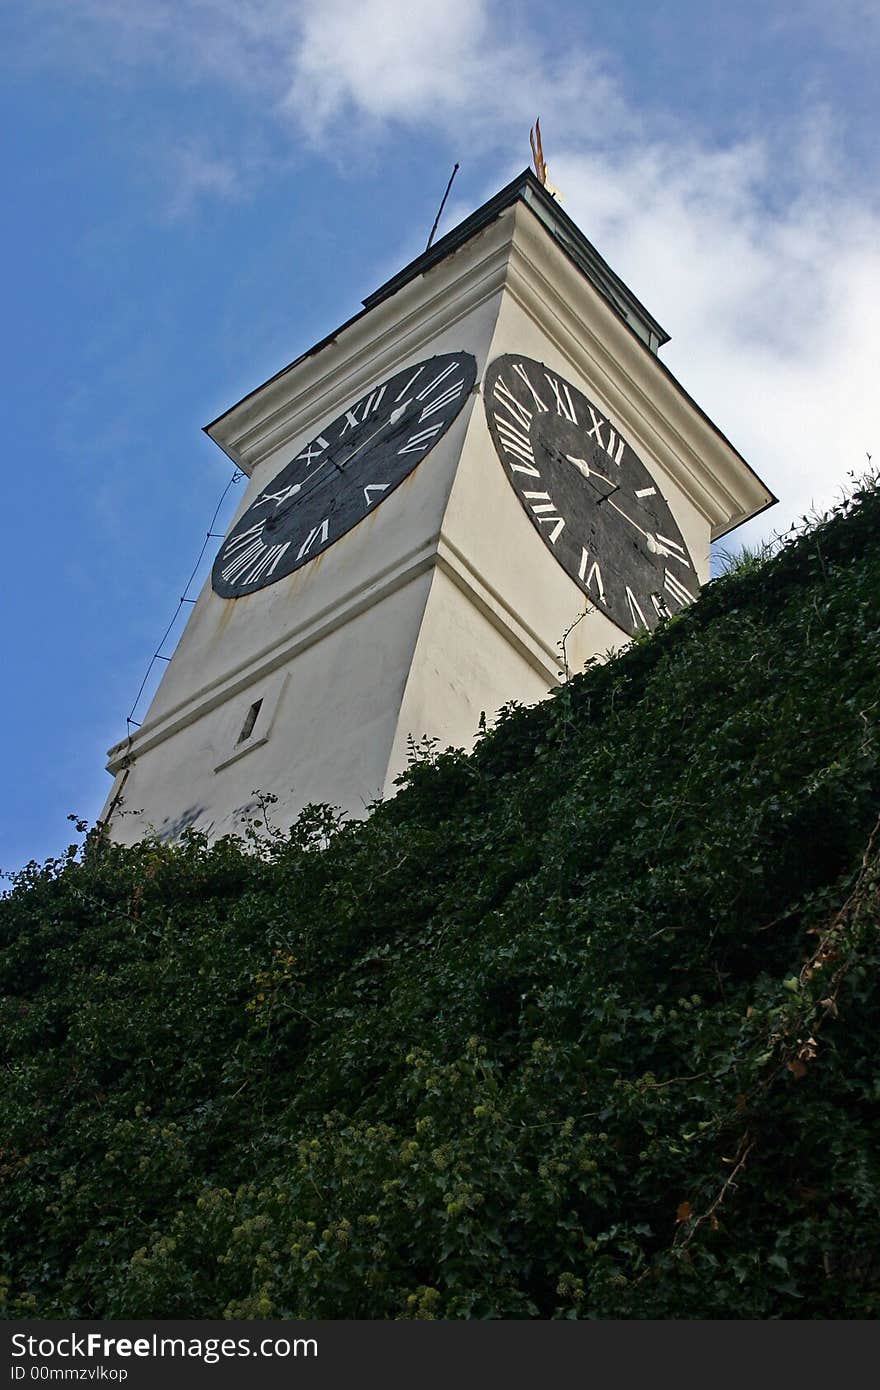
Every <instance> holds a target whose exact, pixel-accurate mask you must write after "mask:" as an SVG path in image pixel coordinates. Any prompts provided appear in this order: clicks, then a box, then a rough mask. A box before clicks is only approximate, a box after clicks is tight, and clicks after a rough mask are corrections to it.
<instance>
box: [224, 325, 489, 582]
mask: <svg viewBox="0 0 880 1390" xmlns="http://www.w3.org/2000/svg"><path fill="white" fill-rule="evenodd" d="M476 370H477V369H476V363H475V361H474V359H473V357H472V356H471V354H470V353H468V352H449V353H443V354H441V355H440V356H438V357H431V358H428V359H427V360H426V361H424V362H416V363H413V364H412V365H410V366H409V367H406V368H405V369H404V370H403V371H401V372H398V373H397V374H396V375H395V376H392V377H389V378H388V380H387V381H383V382H380V383H379V384H377V385H376V386H374V387H373V388H372V389H371V390H369V391H367V392H365V394H364V395H363V396H361V397H360V399H359V400H357V401H355V403H354V404H353V405H352V406H351V407H350V408H349V409H348V410H344V411H343V412H342V414H341V415H339V416H337V418H336V419H335V420H331V421H330V422H329V424H326V425H322V426H321V429H320V431H319V432H318V433H317V434H316V435H315V437H314V439H312V440H311V441H310V442H309V443H308V444H306V445H305V446H304V448H302V449H300V450H299V451H298V453H297V454H296V456H295V457H294V458H292V459H291V460H290V462H289V463H287V464H286V465H285V466H284V468H282V469H281V472H280V473H278V474H277V475H276V476H275V477H274V478H273V479H272V481H271V483H269V485H268V487H265V488H264V489H263V491H262V492H261V493H260V495H259V497H257V498H256V499H255V500H254V501H253V502H252V503H251V505H250V506H249V507H248V509H247V511H246V512H245V513H244V515H243V516H242V517H241V519H240V520H239V521H238V522H237V524H236V526H235V527H234V528H233V530H232V531H230V533H229V535H228V536H227V537H226V539H225V541H224V542H223V544H222V546H221V547H220V552H219V554H218V556H217V559H216V560H215V561H214V568H213V571H212V574H211V582H212V584H213V587H214V591H215V593H218V594H219V595H220V596H221V598H240V597H242V596H243V595H246V594H252V593H255V592H256V591H257V590H258V589H263V588H265V587H266V585H267V584H274V583H275V582H276V581H277V580H279V579H283V578H284V576H285V575H288V574H291V573H292V572H293V571H294V570H297V569H299V568H300V566H302V565H306V564H308V563H309V561H310V560H314V559H315V557H316V556H317V555H320V554H322V552H323V551H325V550H326V549H327V548H328V547H329V546H331V545H332V544H333V542H334V541H337V540H339V538H340V536H344V535H345V533H346V531H350V530H351V528H352V527H353V526H356V525H357V524H358V522H359V521H362V520H363V519H364V517H365V516H367V515H368V514H369V513H370V512H372V511H375V509H376V507H377V506H379V505H380V504H381V503H382V502H384V501H385V499H386V497H389V496H390V494H391V493H392V492H393V491H394V489H395V488H396V487H397V486H398V484H399V483H402V482H403V480H404V478H406V477H407V476H408V475H409V474H410V473H411V472H412V470H413V469H414V468H415V467H416V465H417V464H418V463H419V462H420V461H421V460H422V459H423V458H424V457H425V454H426V453H427V452H428V450H429V449H431V448H433V446H434V445H435V444H436V443H437V440H438V439H440V438H441V437H442V435H443V434H444V433H445V432H446V430H447V429H448V428H449V426H450V425H451V424H452V422H453V420H454V419H455V417H456V415H457V414H458V412H459V411H460V410H461V407H462V406H463V405H464V403H465V401H466V400H467V398H468V396H469V394H470V392H471V389H472V388H473V384H474V379H475V377H476Z"/></svg>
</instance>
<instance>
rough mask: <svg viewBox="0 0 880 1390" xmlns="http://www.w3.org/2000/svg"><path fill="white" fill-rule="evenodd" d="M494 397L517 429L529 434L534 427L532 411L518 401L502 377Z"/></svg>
mask: <svg viewBox="0 0 880 1390" xmlns="http://www.w3.org/2000/svg"><path fill="white" fill-rule="evenodd" d="M492 395H493V396H494V397H495V399H496V401H498V405H499V409H501V410H506V411H507V413H508V415H509V416H510V417H511V420H512V421H513V424H514V425H515V426H516V427H517V429H520V430H523V431H524V432H525V433H526V434H528V432H529V430H530V429H531V427H532V411H531V410H529V408H528V406H525V405H523V404H522V402H521V401H518V400H517V398H516V396H515V395H514V394H513V392H512V391H511V390H510V389H509V387H508V386H507V385H506V384H505V382H504V381H503V380H502V378H501V377H499V378H498V380H497V381H496V382H495V387H494V389H493V391H492ZM499 418H500V417H499V415H498V411H497V410H496V412H495V423H496V424H498V422H499Z"/></svg>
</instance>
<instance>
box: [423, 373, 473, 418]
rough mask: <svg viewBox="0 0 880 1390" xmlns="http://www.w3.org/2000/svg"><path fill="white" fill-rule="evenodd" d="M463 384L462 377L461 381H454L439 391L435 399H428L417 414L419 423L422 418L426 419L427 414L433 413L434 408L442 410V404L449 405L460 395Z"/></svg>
mask: <svg viewBox="0 0 880 1390" xmlns="http://www.w3.org/2000/svg"><path fill="white" fill-rule="evenodd" d="M463 386H464V380H463V379H462V380H461V381H454V382H453V383H452V385H451V386H447V388H446V390H445V391H443V392H441V394H440V395H439V396H438V397H437V399H436V400H433V401H429V402H428V404H427V405H426V406H425V408H424V410H423V411H422V413H421V415H420V416H419V424H421V423H422V421H423V420H427V418H428V416H429V415H433V414H434V412H435V411H436V410H442V409H443V408H444V406H447V405H450V404H451V403H452V402H453V401H454V400H455V399H456V398H457V397H458V396H460V395H461V388H462V387H463Z"/></svg>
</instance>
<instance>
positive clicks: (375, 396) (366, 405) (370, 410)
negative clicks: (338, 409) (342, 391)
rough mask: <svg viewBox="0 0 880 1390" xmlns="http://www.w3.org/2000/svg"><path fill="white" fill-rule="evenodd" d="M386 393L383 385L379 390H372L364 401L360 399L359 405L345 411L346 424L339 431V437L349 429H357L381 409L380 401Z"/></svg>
mask: <svg viewBox="0 0 880 1390" xmlns="http://www.w3.org/2000/svg"><path fill="white" fill-rule="evenodd" d="M384 395H385V386H384V385H382V386H380V387H379V388H378V390H376V391H371V392H370V394H369V395H368V396H365V397H364V399H363V400H362V401H358V403H357V405H353V406H352V408H351V410H347V411H346V412H345V424H344V425H343V426H342V429H341V430H340V431H339V438H340V439H341V438H342V437H343V435H345V434H347V433H348V431H349V430H353V429H356V428H357V426H358V425H362V424H363V423H364V421H365V420H367V419H369V417H370V416H371V415H374V414H375V413H376V411H377V410H378V409H379V403H380V402H381V400H382V397H383V396H384ZM358 412H360V413H358Z"/></svg>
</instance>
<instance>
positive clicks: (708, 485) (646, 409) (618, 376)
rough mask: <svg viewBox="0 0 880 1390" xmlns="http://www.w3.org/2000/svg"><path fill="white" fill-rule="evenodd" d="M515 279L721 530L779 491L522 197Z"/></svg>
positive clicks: (511, 270) (513, 253) (531, 308)
mask: <svg viewBox="0 0 880 1390" xmlns="http://www.w3.org/2000/svg"><path fill="white" fill-rule="evenodd" d="M506 289H507V291H508V292H509V293H510V294H511V295H512V296H513V297H514V298H515V299H516V300H517V302H518V303H519V304H520V305H521V307H522V308H523V310H524V311H525V312H526V313H527V314H529V316H530V317H531V318H532V319H534V320H535V322H536V323H538V324H539V325H540V327H541V328H542V330H543V331H544V332H546V334H547V335H548V337H549V338H550V339H551V340H552V341H553V342H554V344H555V345H556V347H557V348H558V349H559V351H560V352H562V353H563V354H564V355H565V356H566V357H567V358H568V359H569V360H570V361H571V362H572V363H573V364H574V365H575V366H576V367H577V368H578V369H579V370H580V372H581V374H582V375H583V376H584V377H585V378H586V379H587V380H588V381H590V382H593V383H595V385H596V387H597V389H598V390H601V391H602V393H603V395H604V398H605V402H606V404H607V407H608V409H609V412H610V413H611V415H612V417H615V416H616V418H617V420H618V421H619V423H620V425H621V428H622V430H623V432H624V433H626V434H628V435H629V436H630V437H634V438H635V439H636V441H637V445H636V449H637V452H638V451H639V449H638V445H639V444H640V445H641V446H642V448H643V449H645V450H646V451H647V452H648V453H649V454H653V455H654V456H655V457H656V458H657V460H658V462H659V463H660V464H661V465H662V466H663V467H664V468H665V469H666V471H667V472H668V473H669V475H670V477H671V478H672V479H673V481H674V482H675V483H676V484H677V485H678V486H679V487H680V488H681V489H682V491H683V492H684V493H685V494H686V496H688V497H689V498H690V499H691V501H692V502H693V503H694V505H695V506H696V507H697V508H698V510H699V511H700V512H701V513H702V515H703V516H704V517H705V518H706V520H707V521H708V523H709V525H710V527H711V533H712V537H713V539H714V538H715V537H716V536H719V535H723V534H724V532H725V531H728V530H730V529H731V528H732V527H733V526H736V525H737V524H739V522H741V521H745V520H746V519H747V518H748V517H750V516H754V515H755V513H756V512H759V511H761V510H763V508H765V507H766V506H769V505H770V504H771V503H772V502H773V501H774V500H775V499H774V497H773V494H772V493H771V492H770V490H769V489H768V488H767V487H766V486H765V484H764V483H763V482H762V481H761V479H760V478H759V477H758V476H757V474H755V473H754V471H753V470H752V469H751V468H750V467H749V465H748V464H747V463H746V462H745V460H744V459H742V458H741V456H740V455H739V454H738V453H737V451H736V449H734V447H733V446H732V445H731V444H730V443H729V441H728V440H727V439H725V437H724V435H723V434H721V432H720V431H719V430H718V429H717V427H716V426H715V425H714V424H713V423H712V421H711V420H709V419H708V418H707V417H706V416H705V415H704V414H703V412H702V411H701V410H700V409H699V407H698V406H697V405H696V403H695V402H694V401H692V400H691V398H690V397H689V396H688V394H687V392H686V391H685V390H684V388H683V387H682V386H681V384H680V383H679V382H678V381H677V380H676V379H675V377H674V376H673V375H672V373H671V372H669V371H668V369H667V368H666V367H664V365H663V364H662V363H661V362H660V361H659V359H658V358H657V357H656V356H655V355H654V354H653V353H651V352H649V351H648V350H647V348H646V347H645V346H644V344H643V343H641V341H640V340H639V339H638V338H637V337H636V335H635V334H634V333H633V332H632V331H631V330H630V329H629V328H627V326H626V324H625V323H624V322H623V320H622V319H621V318H620V316H619V315H618V314H617V313H615V311H614V309H613V308H612V307H611V306H610V305H609V304H608V303H607V302H606V301H605V300H604V299H603V297H602V296H601V295H600V294H599V293H598V291H597V290H596V289H595V288H594V287H593V286H592V285H591V284H590V283H589V282H588V281H587V280H586V279H585V278H584V276H583V275H581V274H580V273H579V272H578V270H577V269H576V267H575V266H573V265H572V263H571V261H570V260H569V259H568V258H567V257H566V256H565V255H563V254H562V253H561V252H560V251H559V250H558V249H557V248H556V247H555V246H554V244H553V242H552V240H551V239H550V238H549V237H548V236H547V234H546V232H545V231H544V229H543V227H542V226H541V224H540V223H539V222H538V220H537V218H536V217H535V216H534V214H533V213H532V212H531V211H530V210H529V209H528V208H527V207H526V206H525V205H523V204H519V205H517V207H516V208H515V228H514V237H513V244H512V246H511V250H510V256H509V261H508V275H507V280H506Z"/></svg>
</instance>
